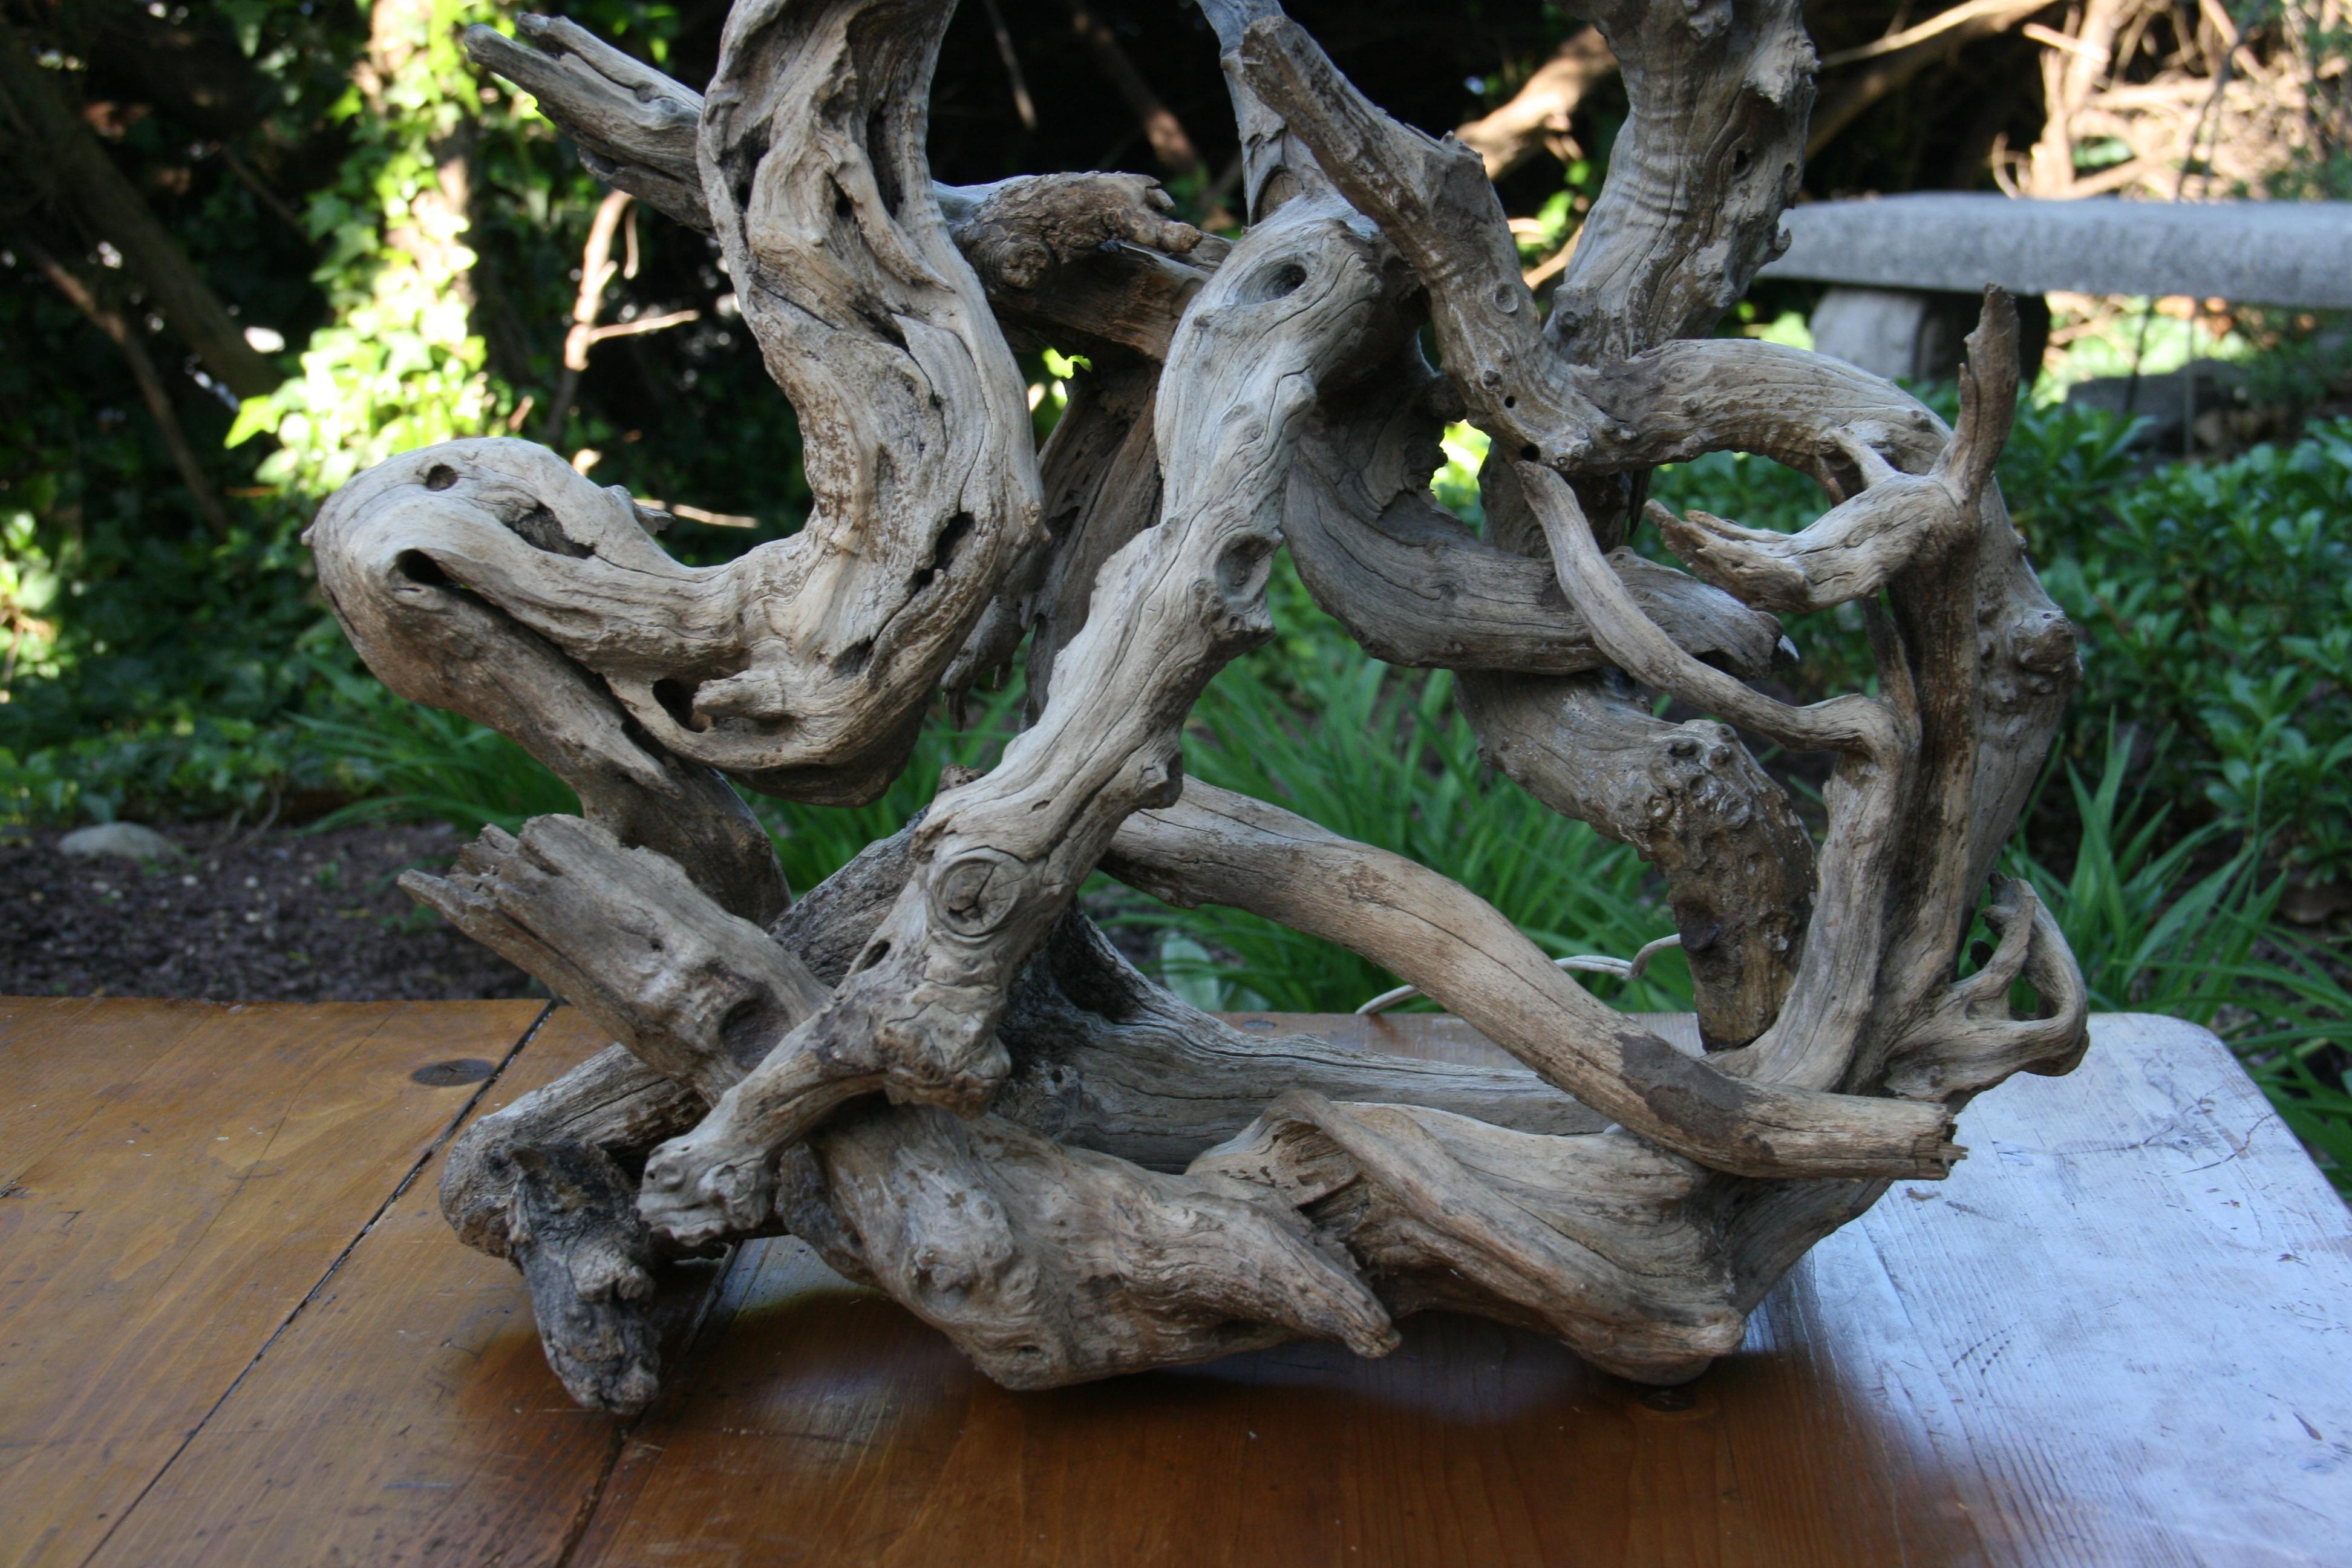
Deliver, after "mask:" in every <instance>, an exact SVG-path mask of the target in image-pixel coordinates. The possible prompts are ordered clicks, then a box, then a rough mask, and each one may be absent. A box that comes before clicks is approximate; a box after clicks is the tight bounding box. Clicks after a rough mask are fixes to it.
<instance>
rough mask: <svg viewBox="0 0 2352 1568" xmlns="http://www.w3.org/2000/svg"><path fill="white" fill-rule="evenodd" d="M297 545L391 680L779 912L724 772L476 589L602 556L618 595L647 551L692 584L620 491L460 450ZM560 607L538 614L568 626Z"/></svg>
mask: <svg viewBox="0 0 2352 1568" xmlns="http://www.w3.org/2000/svg"><path fill="white" fill-rule="evenodd" d="M542 495H545V496H547V497H550V498H552V500H553V502H554V504H549V502H548V501H546V500H541V496H542ZM302 537H303V539H304V541H305V542H307V543H308V544H309V545H310V549H311V552H312V554H313V556H314V557H315V559H316V560H317V562H318V568H319V587H320V592H321V593H322V594H324V595H325V596H326V599H327V603H328V605H330V606H331V608H332V609H333V610H334V613H335V618H336V619H337V620H338V621H340V622H341V624H342V626H343V630H344V632H345V634H346V635H348V636H349V637H351V639H352V646H353V647H356V648H357V649H358V650H359V653H360V657H361V658H363V659H365V660H366V661H367V663H368V668H370V669H372V670H373V671H374V672H375V674H376V677H377V678H378V679H381V680H382V681H383V683H384V684H385V685H386V686H389V687H390V688H392V689H393V690H394V691H396V692H398V693H400V694H401V695H402V696H403V697H406V698H408V699H410V700H413V701H417V702H425V703H430V704H431V705H433V706H434V707H436V708H446V709H450V710H454V711H457V712H459V713H463V714H465V715H466V716H467V717H468V718H471V719H475V720H478V721H481V722H482V723H485V724H488V726H490V727H491V728H492V729H494V730H497V731H500V732H501V733H503V734H505V735H507V736H509V737H510V738H511V739H513V740H514V741H516V742H518V743H520V745H521V746H522V747H523V749H524V750H526V751H528V752H530V754H531V755H532V756H534V757H537V758H538V759H539V760H540V761H541V762H542V763H546V764H547V765H548V767H550V768H551V769H552V770H553V771H554V773H555V774H556V776H557V777H559V778H561V779H562V781H563V782H564V783H565V784H569V785H570V786H571V787H572V791H573V793H574V794H576V795H579V797H580V802H581V805H582V807H583V810H585V811H586V813H587V815H588V817H589V819H590V820H591V821H593V822H595V823H596V824H598V825H599V826H603V827H604V828H605V829H607V830H608V831H610V832H611V833H612V834H614V836H615V837H618V838H619V839H620V840H621V841H622V842H624V843H627V844H643V845H646V846H648V847H653V848H655V849H657V850H659V851H661V852H662V853H663V854H665V855H667V856H669V857H670V858H673V859H675V860H677V862H678V864H679V865H680V866H682V867H684V868H685V869H686V871H687V873H688V875H689V876H691V877H692V878H694V879H695V880H696V882H697V884H698V885H699V886H700V887H702V888H703V889H706V890H707V891H709V893H710V894H711V895H712V896H713V897H714V898H716V899H717V900H719V902H720V903H721V904H722V905H724V906H725V907H726V908H727V909H729V910H731V911H733V912H734V913H736V914H740V915H743V916H745V917H747V918H749V919H752V920H766V919H769V918H771V917H772V916H773V915H774V914H775V913H776V912H777V911H778V910H781V909H782V907H783V906H784V904H785V903H786V901H787V900H788V898H789V895H788V893H787V891H786V889H785V887H784V879H783V872H782V868H779V867H778V866H777V864H776V858H775V851H774V849H773V847H772V846H771V845H770V844H769V843H768V836H767V833H766V832H765V830H763V829H762V828H761V826H760V824H759V822H758V821H757V820H756V819H755V818H754V817H753V816H751V812H750V810H749V809H748V808H746V807H745V806H744V805H743V803H742V802H741V801H740V800H739V799H738V798H737V797H736V795H735V792H734V791H733V790H731V789H730V788H728V786H727V781H726V780H724V779H723V778H721V777H719V774H718V773H714V772H712V771H711V770H710V769H709V767H707V766H705V765H703V764H701V763H697V762H695V761H693V760H692V759H689V758H686V757H681V756H678V755H677V754H676V753H674V752H670V751H668V750H667V749H665V748H664V747H662V746H661V745H660V744H658V743H657V742H653V741H652V740H650V739H649V738H648V737H647V736H646V733H645V731H643V729H642V728H640V727H639V726H637V725H635V724H634V723H633V722H632V721H631V720H630V717H629V713H628V711H627V710H626V708H625V707H624V706H623V704H621V703H620V702H619V701H617V700H615V699H614V695H613V693H612V691H611V690H610V689H608V688H607V687H606V686H604V684H603V683H602V682H600V681H598V680H597V679H595V678H594V677H593V675H591V674H590V673H589V672H588V671H587V670H586V669H584V668H582V667H581V666H580V665H579V664H577V663H575V662H573V660H572V659H571V658H567V657H566V656H565V652H564V651H563V649H562V647H560V646H559V645H558V643H556V642H555V641H552V640H551V639H550V638H549V637H545V636H542V635H541V632H539V631H537V630H534V629H533V628H532V627H531V626H530V625H527V624H526V623H525V622H524V621H522V620H520V619H518V618H517V617H516V616H513V615H511V614H509V613H508V612H507V611H505V610H502V609H500V608H499V607H497V606H496V605H493V604H491V603H489V602H488V600H487V599H486V598H485V597H484V596H483V595H480V594H478V593H476V592H474V591H473V590H472V587H471V586H470V584H472V583H474V582H479V581H485V580H490V581H495V580H497V579H498V578H499V576H500V575H501V574H505V575H510V576H515V577H520V578H521V579H524V580H526V581H528V580H531V579H533V578H534V576H535V574H537V573H538V572H539V571H540V570H541V563H543V562H550V561H568V562H576V561H578V560H579V559H581V558H585V557H590V556H593V555H598V554H600V553H601V554H602V555H604V557H605V560H604V562H603V563H600V564H601V566H602V569H603V574H604V578H605V583H604V586H605V589H606V592H607V593H609V594H611V595H614V597H615V598H616V599H625V596H626V593H627V591H628V589H629V587H630V585H631V584H633V583H634V582H635V580H636V579H637V578H638V577H639V576H640V575H644V574H641V573H639V572H636V571H634V570H632V569H631V567H632V566H634V564H635V563H636V562H638V561H639V560H641V559H642V560H647V561H653V562H658V563H661V564H662V565H665V566H669V570H670V572H671V573H672V574H674V575H677V576H683V575H684V574H685V569H684V568H679V567H676V566H672V565H670V564H669V562H668V558H667V556H664V555H662V553H661V552H659V551H658V550H656V549H655V548H654V545H653V542H652V540H651V539H650V538H649V537H648V536H647V534H646V530H645V521H644V520H643V519H642V518H641V517H640V515H639V514H638V512H637V510H636V508H635V506H634V505H633V504H632V503H631V502H630V500H628V498H627V496H626V495H625V494H624V493H620V492H615V491H606V490H600V489H597V488H596V487H595V486H593V485H591V484H589V483H588V481H587V480H585V479H582V478H580V476H579V475H577V474H575V473H573V472H572V468H571V465H569V464H567V463H565V462H564V461H563V460H562V459H561V458H557V457H556V456H555V455H554V454H553V453H551V452H549V451H547V450H546V449H545V448H543V447H532V446H528V445H526V444H524V443H522V442H520V441H459V442H450V443H447V444H445V445H443V446H440V447H429V448H427V449H425V451H422V452H411V453H408V454H406V455H404V456H403V457H399V458H393V459H391V460H390V461H388V462H384V463H380V464H378V465H377V466H376V467H374V468H370V469H369V470H368V471H367V472H366V473H364V474H362V475H361V476H360V477H359V478H358V479H353V480H352V482H351V483H349V484H347V485H345V486H344V487H343V488H342V489H340V490H337V491H336V492H335V493H334V495H332V496H331V497H330V498H329V499H328V500H327V503H326V505H325V506H323V507H321V508H320V510H319V517H318V521H316V522H314V523H312V524H311V525H310V529H309V531H307V532H305V533H304V534H303V536H302ZM615 559H617V560H618V561H621V562H624V563H630V565H628V566H622V567H614V566H613V565H612V562H613V561H614V560H615ZM647 580H648V581H649V582H650V581H657V580H658V578H648V579H647ZM563 608H564V606H562V605H560V604H558V605H552V606H551V612H552V613H551V614H548V615H545V616H541V617H540V618H541V624H542V625H543V626H546V627H548V628H549V629H555V628H556V627H558V626H562V625H563V622H562V620H561V618H560V616H561V614H562V609H563ZM632 618H633V617H628V616H618V617H616V619H618V620H619V621H620V623H621V625H622V626H626V625H627V624H628V622H629V620H630V619H632Z"/></svg>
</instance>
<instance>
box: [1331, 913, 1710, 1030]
mask: <svg viewBox="0 0 2352 1568" xmlns="http://www.w3.org/2000/svg"><path fill="white" fill-rule="evenodd" d="M1682 944H1683V939H1682V933H1681V932H1679V931H1677V932H1675V934H1674V935H1673V936H1662V937H1660V938H1659V939H1658V940H1657V941H1655V942H1643V944H1642V951H1641V952H1637V953H1635V954H1634V955H1633V957H1632V958H1631V959H1630V960H1629V959H1622V958H1604V957H1602V956H1601V954H1599V953H1578V954H1577V955H1575V956H1574V957H1572V958H1555V959H1553V960H1552V963H1553V965H1554V967H1556V968H1559V969H1580V970H1582V971H1583V972H1584V973H1588V974H1613V975H1615V976H1616V977H1617V978H1618V979H1620V980H1639V979H1641V978H1642V971H1643V970H1645V969H1647V968H1649V967H1650V960H1651V959H1653V958H1655V957H1656V956H1657V955H1658V954H1659V953H1662V952H1665V951H1666V949H1668V948H1670V947H1680V946H1682ZM1420 994H1421V987H1420V986H1418V985H1400V986H1398V987H1397V988H1396V989H1395V990H1393V991H1383V992H1381V994H1379V995H1377V996H1375V997H1373V998H1372V999H1371V1000H1370V1001H1369V1002H1367V1003H1365V1004H1364V1005H1362V1006H1360V1007H1359V1008H1357V1009H1356V1015H1357V1016H1359V1017H1370V1016H1371V1015H1372V1014H1374V1013H1384V1012H1386V1011H1388V1009H1390V1008H1391V1007H1393V1006H1395V1005H1397V1004H1398V1003H1400V1002H1410V1001H1412V999H1413V998H1414V997H1416V996H1418V995H1420Z"/></svg>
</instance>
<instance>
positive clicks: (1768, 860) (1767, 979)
mask: <svg viewBox="0 0 2352 1568" xmlns="http://www.w3.org/2000/svg"><path fill="white" fill-rule="evenodd" d="M1612 564H1613V558H1612ZM1455 691H1456V693H1457V696H1458V697H1459V700H1461V703H1462V709H1463V711H1464V713H1465V714H1466V715H1467V716H1468V717H1469V719H1470V721H1471V723H1472V724H1474V725H1475V726H1476V728H1477V731H1478V736H1479V741H1480V744H1481V749H1482V750H1483V752H1485V754H1486V759H1487V761H1488V762H1490V763H1493V764H1494V766H1496V768H1499V769H1500V770H1501V771H1502V772H1503V773H1506V774H1507V775H1508V776H1509V777H1510V778H1512V779H1513V780H1515V781H1517V784H1519V786H1520V787H1521V788H1523V789H1525V790H1526V791H1527V792H1528V794H1530V795H1534V796H1535V797H1536V798H1537V799H1538V800H1539V801H1541V802H1543V803H1544V804H1545V805H1548V806H1550V807H1551V808H1552V809H1553V810H1554V811H1557V812H1559V813H1561V814H1562V815H1564V816H1572V817H1575V818H1577V819H1578V820H1580V821H1583V822H1589V823H1591V825H1592V826H1595V827H1597V828H1599V829H1600V830H1601V832H1603V833H1605V834H1607V835H1608V836H1609V837H1612V838H1614V839H1616V840H1618V841H1619V842H1620V843H1624V844H1630V845H1632V846H1633V847H1634V849H1635V850H1637V851H1639V852H1640V854H1641V856H1642V858H1643V859H1644V860H1647V861H1649V862H1650V863H1651V864H1652V865H1654V866H1655V867H1656V868H1658V870H1659V872H1660V873H1661V874H1662V875H1663V876H1664V878H1665V879H1666V897H1667V903H1668V906H1669V907H1670V908H1671V909H1672V910H1673V911H1674V917H1675V930H1676V931H1678V932H1679V933H1680V934H1681V937H1682V945H1683V949H1684V951H1685V953H1686V954H1687V955H1688V957H1689V960H1690V968H1691V978H1692V982H1693V985H1694V989H1695V991H1696V1003H1697V1011H1698V1021H1699V1036H1700V1038H1702V1039H1704V1040H1705V1041H1706V1043H1707V1045H1708V1046H1709V1047H1710V1048H1719V1047H1726V1046H1741V1045H1746V1044H1747V1043H1748V1041H1750V1040H1752V1039H1754V1038H1755V1037H1757V1036H1759V1035H1760V1034H1762V1033H1763V1032H1764V1031H1765V1029H1766V1028H1768V1027H1769V1026H1770V1025H1771V1022H1772V1020H1773V1019H1774V1018H1775V1017H1777V1016H1780V1005H1781V1003H1782V1002H1783V1001H1784V1000H1785V999H1786V998H1787V996H1788V994H1789V987H1790V984H1792V983H1793V982H1794V980H1795V978H1796V972H1797V962H1798V959H1799V957H1800V956H1801V953H1802V952H1803V951H1804V944H1805V928H1806V924H1807V922H1808V921H1809V920H1810V918H1811V914H1812V908H1813V841H1812V838H1811V836H1809V835H1808V834H1807V833H1806V832H1805V827H1804V824H1803V823H1802V822H1801V821H1800V820H1799V818H1798V816H1797V811H1796V807H1795V806H1793V805H1790V801H1789V796H1788V792H1787V791H1785V790H1783V789H1782V788H1781V787H1780V785H1779V784H1776V783H1774V782H1773V780H1772V779H1771V777H1770V776H1769V774H1767V773H1765V772H1764V770H1763V769H1762V768H1760V767H1759V766H1758V765H1757V764H1756V760H1755V759H1754V758H1753V757H1751V756H1749V755H1748V749H1747V748H1746V747H1745V746H1743V745H1741V744H1740V743H1739V741H1738V736H1736V735H1735V734H1733V733H1732V732H1731V731H1730V729H1729V728H1728V727H1727V726H1726V725H1723V724H1720V723H1717V722H1715V721H1711V720H1705V719H1694V720H1690V721H1686V722H1684V723H1679V724H1675V723H1669V722H1667V721H1664V720H1663V719H1658V718H1655V717H1653V716H1652V714H1651V712H1650V709H1649V707H1648V705H1647V704H1645V703H1643V702H1642V701H1640V700H1638V698H1637V696H1636V694H1635V693H1634V691H1633V689H1632V687H1631V684H1630V683H1629V682H1628V681H1627V680H1626V679H1625V678H1624V677H1623V676H1622V674H1618V673H1616V672H1614V671H1608V672H1602V673H1598V674H1595V675H1592V676H1589V677H1586V678H1584V679H1579V680H1541V681H1538V680H1513V679H1465V680H1464V681H1463V682H1462V683H1461V684H1460V685H1459V686H1457V687H1456V688H1455Z"/></svg>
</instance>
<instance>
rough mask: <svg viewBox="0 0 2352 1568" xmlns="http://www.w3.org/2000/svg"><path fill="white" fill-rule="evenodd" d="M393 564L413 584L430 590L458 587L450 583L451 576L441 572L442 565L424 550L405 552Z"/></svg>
mask: <svg viewBox="0 0 2352 1568" xmlns="http://www.w3.org/2000/svg"><path fill="white" fill-rule="evenodd" d="M393 564H394V566H396V567H397V568H398V569H399V571H400V574H401V575H402V576H404V577H405V578H407V579H408V580H409V581H410V582H412V583H421V584H424V585H425V587H428V588H448V587H454V586H456V584H452V583H451V582H450V581H449V574H447V573H446V572H444V571H442V570H441V563H439V562H438V561H436V560H434V559H433V557H431V556H430V555H427V554H425V552H423V551H422V550H404V551H402V552H400V555H399V557H398V558H397V559H396V560H395V561H394V563H393Z"/></svg>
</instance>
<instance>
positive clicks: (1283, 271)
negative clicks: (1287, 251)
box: [1249, 261, 1307, 305]
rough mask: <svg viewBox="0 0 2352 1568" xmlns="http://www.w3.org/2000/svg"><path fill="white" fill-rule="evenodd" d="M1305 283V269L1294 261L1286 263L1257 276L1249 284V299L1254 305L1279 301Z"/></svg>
mask: <svg viewBox="0 0 2352 1568" xmlns="http://www.w3.org/2000/svg"><path fill="white" fill-rule="evenodd" d="M1306 281H1307V268H1304V267H1301V266H1300V265H1299V264H1298V263H1297V262H1296V261H1286V262H1284V263H1283V264H1282V265H1281V266H1279V267H1275V268H1268V269H1267V270H1266V271H1265V272H1262V273H1260V274H1258V276H1257V277H1256V278H1255V279H1253V280H1252V281H1251V283H1250V289H1249V297H1250V300H1251V301H1252V302H1253V303H1255V304H1260V305H1263V304H1265V302H1266V301H1267V300H1279V299H1281V298H1282V297H1283V296H1284V295H1286V294H1296V293H1297V292H1298V290H1299V288H1300V287H1301V286H1302V285H1303V284H1305V283H1306Z"/></svg>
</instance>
